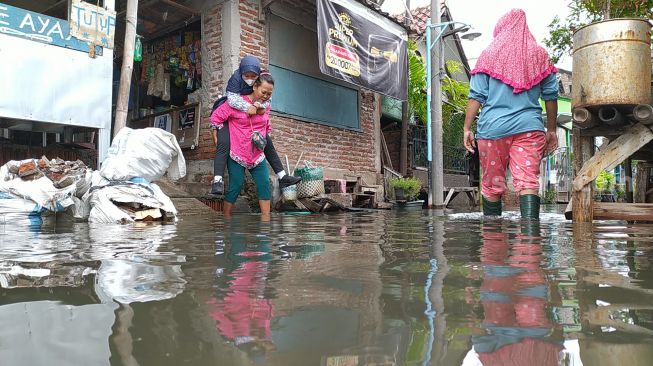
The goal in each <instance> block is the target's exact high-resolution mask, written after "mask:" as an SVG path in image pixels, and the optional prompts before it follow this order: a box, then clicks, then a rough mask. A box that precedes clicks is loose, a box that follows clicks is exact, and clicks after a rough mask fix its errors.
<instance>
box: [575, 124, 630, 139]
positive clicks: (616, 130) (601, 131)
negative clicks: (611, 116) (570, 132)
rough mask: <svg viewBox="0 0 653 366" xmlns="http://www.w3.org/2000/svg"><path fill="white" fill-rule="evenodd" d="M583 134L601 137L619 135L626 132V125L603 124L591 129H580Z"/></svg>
mask: <svg viewBox="0 0 653 366" xmlns="http://www.w3.org/2000/svg"><path fill="white" fill-rule="evenodd" d="M578 130H579V131H580V134H581V136H584V137H599V136H619V135H623V134H624V133H626V128H625V127H612V126H605V125H601V126H600V127H595V128H590V129H578Z"/></svg>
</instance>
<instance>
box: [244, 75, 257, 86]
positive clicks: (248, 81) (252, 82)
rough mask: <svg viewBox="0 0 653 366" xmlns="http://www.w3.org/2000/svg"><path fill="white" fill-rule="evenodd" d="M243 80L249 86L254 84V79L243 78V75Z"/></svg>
mask: <svg viewBox="0 0 653 366" xmlns="http://www.w3.org/2000/svg"><path fill="white" fill-rule="evenodd" d="M243 80H244V81H245V84H247V85H249V86H252V85H254V81H255V80H254V79H245V78H244V77H243Z"/></svg>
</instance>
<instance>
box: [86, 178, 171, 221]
mask: <svg viewBox="0 0 653 366" xmlns="http://www.w3.org/2000/svg"><path fill="white" fill-rule="evenodd" d="M83 201H84V202H85V203H87V204H88V207H90V211H89V214H88V221H89V222H96V223H106V224H110V223H123V224H124V223H130V222H134V220H133V219H132V218H131V217H130V216H129V215H128V214H127V213H126V212H125V211H123V210H121V209H120V208H118V206H116V205H115V203H114V202H120V203H130V202H135V203H140V204H141V205H143V206H147V207H151V208H158V209H161V210H162V211H163V212H165V215H166V216H167V217H175V219H176V215H177V209H175V206H174V204H173V203H172V201H171V200H170V198H169V197H168V196H166V195H165V194H164V193H163V192H162V191H161V189H160V188H159V187H158V186H157V185H156V184H149V185H147V186H145V185H142V184H135V183H126V184H116V185H109V186H105V187H103V188H100V189H92V190H91V191H89V193H87V194H86V195H85V196H84V198H83Z"/></svg>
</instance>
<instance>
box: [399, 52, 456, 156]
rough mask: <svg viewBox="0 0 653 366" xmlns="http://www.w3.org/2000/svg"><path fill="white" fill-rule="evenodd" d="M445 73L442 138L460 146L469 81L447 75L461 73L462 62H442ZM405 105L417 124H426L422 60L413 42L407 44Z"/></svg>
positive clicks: (447, 143) (448, 144)
mask: <svg viewBox="0 0 653 366" xmlns="http://www.w3.org/2000/svg"><path fill="white" fill-rule="evenodd" d="M445 66H446V69H447V73H446V74H445V76H444V78H443V79H442V96H443V100H444V102H443V103H442V122H443V136H442V140H443V142H444V144H445V145H447V146H461V145H462V141H463V124H464V121H465V109H466V108H467V100H468V98H467V97H468V95H469V84H468V83H464V82H461V81H458V80H456V79H453V78H451V77H449V75H455V74H461V73H463V72H464V70H463V64H462V63H460V62H457V61H451V60H449V61H447V62H446V65H445ZM408 68H409V78H408V106H409V109H410V112H411V113H412V114H413V115H414V116H415V118H416V119H417V120H418V123H421V124H423V125H426V121H427V115H426V114H427V112H428V106H427V104H426V86H427V83H426V62H425V61H424V59H423V58H422V56H420V55H419V53H418V52H417V45H416V44H415V42H414V41H410V42H409V43H408Z"/></svg>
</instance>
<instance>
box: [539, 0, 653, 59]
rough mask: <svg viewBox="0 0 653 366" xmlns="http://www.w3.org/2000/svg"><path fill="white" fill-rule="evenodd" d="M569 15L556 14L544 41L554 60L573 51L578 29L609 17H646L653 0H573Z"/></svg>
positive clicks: (652, 5) (650, 10)
mask: <svg viewBox="0 0 653 366" xmlns="http://www.w3.org/2000/svg"><path fill="white" fill-rule="evenodd" d="M569 9H570V12H569V15H568V16H567V18H566V19H564V20H561V19H560V17H557V16H556V17H555V18H553V21H551V23H550V24H549V34H550V35H549V37H548V38H546V39H545V40H544V44H545V45H546V47H547V48H548V49H549V52H550V53H551V59H552V61H553V62H554V63H556V62H558V61H559V60H560V58H561V57H562V56H563V55H565V54H569V52H570V50H571V46H572V34H573V32H574V30H576V29H578V28H580V27H582V26H585V25H587V24H591V23H594V22H597V21H600V20H603V19H608V18H646V19H650V18H651V16H652V15H653V0H572V1H571V2H570V4H569Z"/></svg>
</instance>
